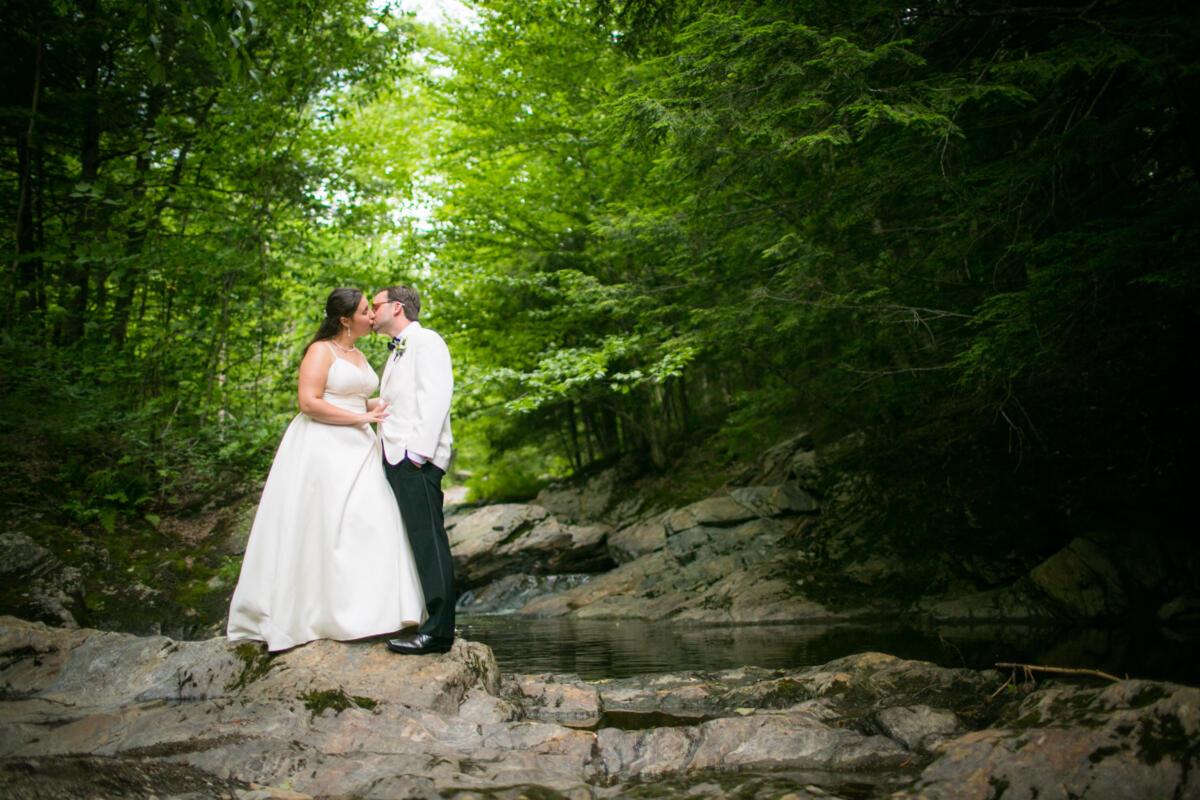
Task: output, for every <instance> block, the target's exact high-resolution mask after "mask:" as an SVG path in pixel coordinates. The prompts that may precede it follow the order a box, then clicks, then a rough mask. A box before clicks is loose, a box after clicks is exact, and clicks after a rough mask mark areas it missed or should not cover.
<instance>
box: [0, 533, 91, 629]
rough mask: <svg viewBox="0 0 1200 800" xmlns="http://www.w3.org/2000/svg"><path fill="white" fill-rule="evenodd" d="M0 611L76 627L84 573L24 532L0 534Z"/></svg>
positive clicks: (80, 606) (81, 600)
mask: <svg viewBox="0 0 1200 800" xmlns="http://www.w3.org/2000/svg"><path fill="white" fill-rule="evenodd" d="M0 586H3V587H4V588H3V589H0V613H16V614H20V615H22V616H25V617H29V618H31V619H37V620H41V621H43V622H49V623H51V624H53V625H63V626H67V627H75V626H76V625H77V624H78V623H77V621H76V614H77V613H78V612H79V611H80V610H82V608H83V576H82V575H81V574H80V572H79V570H78V569H76V568H74V567H68V566H67V565H66V564H64V563H63V562H62V561H61V560H59V558H58V557H57V556H55V555H54V554H53V553H51V552H50V551H49V550H48V549H46V548H45V547H43V546H42V545H40V544H38V543H37V542H35V541H34V540H33V539H31V538H30V537H29V536H27V535H26V534H24V533H3V534H0Z"/></svg>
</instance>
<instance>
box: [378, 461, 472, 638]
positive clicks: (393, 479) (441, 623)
mask: <svg viewBox="0 0 1200 800" xmlns="http://www.w3.org/2000/svg"><path fill="white" fill-rule="evenodd" d="M383 469H384V473H385V474H386V475H387V480H388V484H389V485H390V486H391V487H392V493H393V494H394V495H396V502H397V503H398V504H399V505H400V518H401V519H403V520H404V528H405V530H406V531H407V532H408V541H409V544H411V545H412V551H413V557H414V558H416V560H417V575H418V576H419V577H420V578H421V589H422V591H424V592H425V610H426V612H428V614H429V618H428V619H427V620H425V622H424V623H423V624H422V625H421V627H420V628H419V629H418V632H419V633H426V634H429V635H430V636H435V637H438V638H444V639H453V638H454V602H455V600H456V598H455V595H454V563H453V561H451V557H450V540H449V539H448V538H447V537H446V526H445V523H444V521H443V519H442V475H443V474H444V473H443V472H442V470H440V469H438V468H437V467H436V466H434V465H433V463H432V462H429V461H426V462H425V463H424V464H422V465H420V466H418V465H416V464H414V463H413V462H412V461H409V460H408V458H405V459H404V460H403V461H401V462H400V463H399V464H394V465H393V464H389V463H387V459H384V462H383Z"/></svg>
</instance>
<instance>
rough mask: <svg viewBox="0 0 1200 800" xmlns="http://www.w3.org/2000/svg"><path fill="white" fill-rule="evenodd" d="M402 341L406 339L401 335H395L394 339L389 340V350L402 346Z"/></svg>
mask: <svg viewBox="0 0 1200 800" xmlns="http://www.w3.org/2000/svg"><path fill="white" fill-rule="evenodd" d="M402 341H404V340H403V339H401V338H400V337H399V336H393V337H392V340H391V341H390V342H388V350H389V351H391V350H395V349H396V348H397V347H399V346H400V342H402Z"/></svg>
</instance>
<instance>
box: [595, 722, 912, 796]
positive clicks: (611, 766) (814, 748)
mask: <svg viewBox="0 0 1200 800" xmlns="http://www.w3.org/2000/svg"><path fill="white" fill-rule="evenodd" d="M596 745H597V748H598V750H599V755H598V758H599V760H600V761H601V762H602V764H603V768H604V776H605V778H606V779H607V780H618V781H620V780H629V779H630V778H633V777H634V776H642V777H643V778H644V777H655V776H661V775H667V774H672V773H678V772H683V771H688V770H697V771H698V770H714V769H718V768H722V769H729V768H730V767H739V766H745V765H747V764H756V765H762V764H769V765H770V766H771V767H773V768H779V767H790V768H801V769H824V770H847V771H848V770H867V769H881V768H884V767H895V766H899V765H900V764H901V763H903V762H904V761H905V760H906V759H907V758H908V757H909V756H908V753H907V752H906V751H905V750H904V749H903V748H901V747H900V746H898V745H897V744H896V743H895V742H893V741H892V740H890V739H887V738H884V737H882V736H864V735H863V734H861V733H858V732H856V731H852V730H847V729H841V728H833V727H830V726H828V725H826V724H825V723H823V722H820V721H818V720H815V719H812V718H811V717H810V716H808V715H807V714H804V713H780V714H767V715H755V716H750V717H724V718H721V719H716V720H712V721H710V722H705V723H703V724H701V725H697V726H691V727H683V728H655V729H652V730H648V731H622V730H617V729H615V728H603V729H601V730H600V731H599V733H598V734H597V736H596Z"/></svg>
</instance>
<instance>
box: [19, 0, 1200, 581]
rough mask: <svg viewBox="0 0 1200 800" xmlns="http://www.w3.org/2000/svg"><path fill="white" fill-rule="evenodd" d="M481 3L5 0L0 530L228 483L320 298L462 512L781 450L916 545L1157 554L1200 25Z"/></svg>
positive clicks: (268, 443) (212, 500)
mask: <svg viewBox="0 0 1200 800" xmlns="http://www.w3.org/2000/svg"><path fill="white" fill-rule="evenodd" d="M470 7H471V9H472V11H473V17H472V19H471V21H470V22H468V23H466V24H463V25H460V26H440V25H431V24H426V23H422V22H418V21H417V20H416V19H415V18H414V16H413V15H412V14H411V13H410V12H408V11H406V10H405V9H404V8H403V6H402V5H398V4H395V3H386V2H377V1H376V0H299V1H297V0H286V1H285V0H161V1H160V2H155V3H146V2H142V1H141V0H9V1H8V2H6V3H5V4H4V6H3V10H0V36H2V37H3V40H4V41H3V47H4V49H5V58H4V60H3V67H2V69H3V75H2V79H0V92H3V97H2V99H0V125H2V131H3V134H2V135H3V141H4V145H3V149H2V151H0V181H2V182H3V185H4V190H3V192H0V217H2V218H3V219H4V220H6V224H5V225H4V226H3V227H2V228H0V250H3V252H4V254H5V255H4V260H5V269H4V271H3V277H2V278H0V302H3V308H4V314H3V315H2V316H0V460H2V461H3V464H4V469H3V473H2V474H0V508H2V509H3V512H2V513H3V517H4V525H5V529H6V530H9V531H12V530H22V531H26V532H28V533H30V535H34V534H35V533H36V536H35V538H38V537H40V538H41V539H42V540H43V541H45V542H47V543H50V544H53V546H54V548H56V549H57V550H58V551H59V552H60V555H61V556H62V557H63V558H64V559H66V560H68V561H71V560H72V559H83V558H84V556H83V555H81V553H83V552H85V551H83V550H79V549H78V548H80V547H82V544H81V543H85V542H86V541H88V540H93V539H108V540H112V539H114V538H122V537H124V538H125V539H128V540H130V541H132V540H135V539H139V537H141V539H139V540H145V537H153V536H154V535H155V534H154V531H155V529H157V528H158V527H159V526H160V525H161V524H162V522H163V521H164V520H165V519H168V518H173V517H187V516H188V515H189V514H195V513H198V512H199V511H201V510H203V509H209V508H213V507H216V506H221V505H223V504H227V503H230V502H232V501H233V500H235V499H238V498H241V497H244V496H247V495H250V496H252V495H253V493H254V492H255V491H256V490H257V489H256V487H257V486H260V485H261V481H262V479H263V477H264V476H265V473H266V470H267V468H268V466H269V464H270V462H271V457H272V455H273V453H274V448H275V446H276V445H277V443H278V441H279V437H280V435H281V434H282V431H283V429H284V427H285V426H286V424H287V421H288V420H289V419H290V418H291V417H292V416H293V415H294V414H295V413H296V371H297V368H298V364H299V359H300V353H301V351H302V349H303V347H304V344H305V343H306V342H307V341H308V339H309V338H310V337H311V336H312V332H313V331H314V330H315V328H316V325H317V323H318V321H319V319H320V317H321V315H322V304H323V301H324V298H325V295H326V294H327V293H328V292H329V290H331V289H332V288H334V287H337V286H344V285H348V286H356V287H358V288H361V289H363V290H364V291H368V292H369V291H374V290H375V289H377V288H379V287H381V286H386V285H388V284H392V283H401V282H403V283H410V284H411V285H414V286H416V287H417V288H418V289H419V290H420V291H421V293H422V295H423V297H424V298H425V310H424V313H423V322H425V323H426V325H427V326H428V327H432V328H434V329H436V330H438V331H439V332H441V333H442V334H443V335H444V336H445V337H446V340H447V342H448V343H449V346H450V349H451V352H452V354H453V358H454V364H455V374H456V397H455V406H454V417H455V436H456V440H457V443H458V444H459V450H458V454H457V456H456V459H457V460H456V463H455V466H454V472H455V475H456V476H457V477H456V479H457V480H460V481H465V482H466V485H467V486H468V487H469V489H470V492H471V495H470V496H471V498H472V499H473V500H477V501H487V500H504V499H516V498H528V497H530V496H532V495H533V494H534V493H536V491H537V490H538V488H539V487H540V486H542V485H543V484H545V483H546V482H547V481H548V480H551V479H556V478H567V477H570V476H586V475H587V474H589V473H590V472H591V471H594V470H596V469H599V468H602V467H605V466H610V465H613V464H622V465H624V468H625V469H627V470H629V471H630V473H631V474H637V475H644V476H652V477H653V476H657V479H658V480H659V481H660V483H659V484H657V485H658V486H659V488H660V490H661V491H666V492H673V493H677V494H678V495H679V496H680V497H685V496H686V495H688V494H689V492H695V491H700V490H702V489H703V490H707V489H708V488H711V487H712V486H715V485H719V484H720V483H721V482H722V481H723V480H724V479H725V476H726V475H727V474H728V473H729V472H730V471H731V470H733V469H735V468H736V466H737V465H738V464H741V463H744V462H746V461H748V460H751V459H753V458H754V457H755V456H756V455H757V454H759V453H761V452H762V451H763V450H764V449H766V448H768V447H770V446H771V445H772V444H773V443H775V442H777V441H779V440H781V439H782V438H785V437H787V436H789V435H792V434H794V433H795V432H797V431H801V430H807V431H811V432H812V434H813V436H814V437H816V438H817V439H818V440H819V441H825V442H833V441H838V440H843V439H846V438H847V437H850V439H851V440H853V441H856V442H859V443H860V446H858V447H856V448H854V449H853V450H852V451H850V452H849V453H848V454H847V456H846V458H847V459H850V460H852V461H853V466H854V468H855V469H857V470H861V471H862V472H863V473H865V474H867V475H869V476H870V479H871V484H870V485H871V489H870V502H869V503H865V504H864V514H868V515H870V517H871V518H872V519H875V520H876V521H878V522H879V524H881V525H882V524H884V522H886V523H887V524H888V525H889V526H891V527H890V529H891V530H898V529H899V530H902V531H903V534H902V535H903V536H905V537H907V538H908V539H909V540H910V543H911V545H912V546H913V547H914V548H917V549H928V548H943V549H944V548H953V547H955V546H957V545H958V544H963V543H967V542H974V541H989V542H993V543H998V544H997V546H999V547H1002V548H1008V547H1017V548H1018V549H1022V548H1024V549H1026V550H1028V551H1030V552H1035V553H1038V554H1043V555H1044V554H1046V553H1048V552H1051V551H1053V550H1055V549H1056V548H1058V547H1061V546H1062V545H1063V544H1064V543H1065V542H1066V541H1068V540H1069V539H1070V538H1071V537H1072V536H1074V535H1077V534H1079V533H1082V532H1087V531H1094V530H1103V531H1106V532H1108V533H1110V534H1112V535H1115V536H1118V537H1122V538H1123V539H1125V540H1127V541H1137V540H1138V537H1140V536H1143V535H1145V534H1146V533H1147V532H1150V533H1153V534H1155V535H1167V536H1172V537H1179V538H1182V537H1184V535H1185V534H1184V531H1185V530H1186V529H1188V520H1189V519H1190V518H1192V517H1194V509H1193V508H1192V505H1191V503H1190V492H1191V490H1192V489H1193V487H1194V486H1195V481H1196V477H1197V475H1196V469H1195V466H1194V464H1195V458H1194V452H1193V451H1194V447H1195V444H1196V431H1197V427H1196V421H1197V403H1196V400H1195V395H1194V394H1193V393H1192V390H1191V388H1190V379H1189V378H1188V377H1187V376H1188V375H1189V374H1193V373H1194V372H1195V359H1194V358H1193V357H1189V356H1188V355H1187V353H1188V352H1191V347H1193V346H1194V343H1195V341H1197V337H1196V333H1197V314H1198V311H1200V308H1198V304H1197V293H1198V289H1200V280H1198V277H1197V275H1198V272H1197V253H1198V249H1200V239H1198V236H1197V228H1196V219H1197V210H1198V209H1200V204H1198V203H1197V199H1198V195H1200V184H1198V182H1197V178H1198V169H1200V150H1198V147H1200V144H1198V143H1200V113H1198V110H1197V105H1196V100H1195V98H1196V97H1198V96H1200V91H1198V90H1200V72H1198V69H1197V64H1198V59H1197V49H1198V48H1200V25H1198V17H1197V13H1196V9H1195V7H1194V5H1193V4H1192V3H1188V2H1181V1H1180V2H1170V1H1169V0H1154V1H1152V2H1133V1H1132V0H1087V2H1084V1H1082V0H1064V1H1063V2H1060V3H1056V4H1053V5H1036V4H1025V3H1022V2H1018V0H979V1H978V2H966V1H965V0H914V1H913V2H908V3H903V4H891V3H886V2H879V1H878V0H849V1H848V2H826V0H802V1H800V2H795V1H789V2H770V1H769V0H763V1H762V2H756V1H754V0H748V1H746V2H732V1H730V0H476V1H475V2H472V3H471V4H470ZM1189 97H1191V98H1192V100H1188V99H1187V98H1189ZM365 349H366V351H367V353H368V356H369V357H370V358H371V360H372V362H373V363H375V364H377V365H378V364H380V363H382V359H383V353H384V352H385V351H384V350H383V342H382V341H374V342H372V343H371V344H369V345H367V346H366V348H365ZM663 487H665V488H663ZM110 549H111V548H110ZM121 552H122V551H121V550H120V548H116V549H115V550H113V553H114V556H115V558H116V559H117V560H118V561H119V559H120V553H121ZM71 553H74V555H71ZM180 569H181V570H182V569H184V568H183V567H180Z"/></svg>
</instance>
